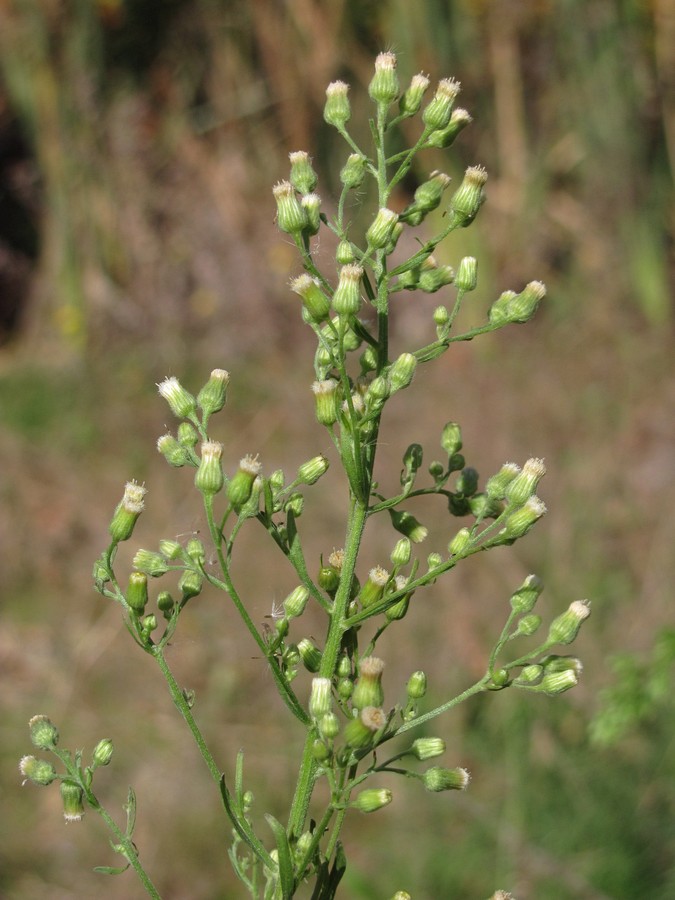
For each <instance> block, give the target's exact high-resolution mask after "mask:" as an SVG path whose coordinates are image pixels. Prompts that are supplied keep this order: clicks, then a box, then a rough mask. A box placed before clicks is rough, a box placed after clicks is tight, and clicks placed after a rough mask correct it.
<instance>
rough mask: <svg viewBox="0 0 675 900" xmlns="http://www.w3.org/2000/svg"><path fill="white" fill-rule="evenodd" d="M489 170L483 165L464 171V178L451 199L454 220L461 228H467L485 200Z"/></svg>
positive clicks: (451, 211) (470, 167)
mask: <svg viewBox="0 0 675 900" xmlns="http://www.w3.org/2000/svg"><path fill="white" fill-rule="evenodd" d="M486 181H487V172H486V171H485V169H484V168H483V167H482V166H469V168H468V169H467V170H466V172H465V173H464V180H463V181H462V183H461V184H460V186H459V187H458V188H457V190H456V191H455V193H454V194H453V195H452V199H451V200H450V207H449V209H450V215H451V217H452V219H451V220H452V222H453V223H454V224H456V225H458V226H459V227H460V228H466V226H467V225H470V224H471V223H472V222H473V220H474V219H475V218H476V214H477V212H478V210H479V209H480V208H481V206H482V204H483V201H484V200H485V182H486Z"/></svg>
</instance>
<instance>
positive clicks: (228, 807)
mask: <svg viewBox="0 0 675 900" xmlns="http://www.w3.org/2000/svg"><path fill="white" fill-rule="evenodd" d="M220 794H221V796H222V798H223V805H224V806H225V811H226V813H227V815H228V818H229V820H230V822H232V825H233V827H234V830H235V831H236V832H237V834H238V835H239V837H240V838H241V839H242V841H244V843H245V844H246V845H247V846H249V847H250V848H251V850H252V851H253V852H254V853H255V855H256V856H257V857H258V859H259V860H260V861H261V862H262V864H263V865H264V866H267V868H268V869H271V870H272V871H274V869H275V868H276V865H275V862H274V860H273V859H272V857H271V856H270V855H269V853H268V852H267V850H265V848H264V847H263V845H262V844H261V843H260V841H259V840H258V838H257V836H256V834H255V832H254V831H253V829H252V828H251V826H250V825H249V823H248V822H247V821H246V819H243V818H240V817H239V816H238V815H237V810H236V809H235V808H234V804H233V802H232V795H231V794H230V792H229V790H228V787H227V785H226V784H225V776H224V775H222V776H221V778H220Z"/></svg>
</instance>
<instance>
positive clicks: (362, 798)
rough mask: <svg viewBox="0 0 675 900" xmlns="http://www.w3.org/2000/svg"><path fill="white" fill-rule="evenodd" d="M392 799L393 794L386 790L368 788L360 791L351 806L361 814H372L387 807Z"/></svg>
mask: <svg viewBox="0 0 675 900" xmlns="http://www.w3.org/2000/svg"><path fill="white" fill-rule="evenodd" d="M393 799H394V797H393V794H392V793H391V791H389V790H387V788H368V789H367V790H365V791H361V793H360V794H359V795H358V796H357V797H356V799H355V800H353V801H352V804H351V805H352V806H353V807H354V809H358V810H360V811H361V812H363V813H372V812H377V810H378V809H382V807H383V806H387V805H388V804H389V803H391V801H392V800H393Z"/></svg>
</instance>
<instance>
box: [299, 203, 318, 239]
mask: <svg viewBox="0 0 675 900" xmlns="http://www.w3.org/2000/svg"><path fill="white" fill-rule="evenodd" d="M300 206H302V208H303V209H304V211H305V216H306V218H307V225H306V226H305V233H306V234H309V235H314V234H317V233H318V231H319V229H320V228H321V197H319V195H318V194H314V193H311V194H303V196H302V197H301V198H300Z"/></svg>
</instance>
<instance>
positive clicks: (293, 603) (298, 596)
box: [284, 584, 309, 619]
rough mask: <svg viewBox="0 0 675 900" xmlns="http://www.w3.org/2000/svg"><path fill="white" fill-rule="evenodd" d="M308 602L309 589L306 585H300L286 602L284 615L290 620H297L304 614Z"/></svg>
mask: <svg viewBox="0 0 675 900" xmlns="http://www.w3.org/2000/svg"><path fill="white" fill-rule="evenodd" d="M308 600H309V590H308V588H306V587H305V585H304V584H299V585H298V586H297V587H296V588H294V589H293V590H292V591H291V593H290V594H289V595H288V597H286V599H285V600H284V613H285V614H286V616H287V617H288V618H289V619H296V618H297V617H298V616H301V615H302V614H303V613H304V611H305V607H306V606H307V601H308Z"/></svg>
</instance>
